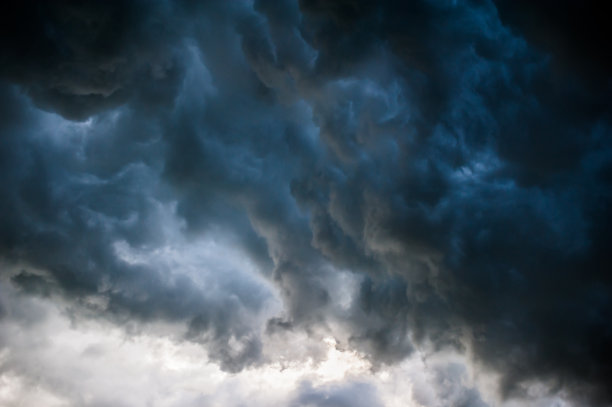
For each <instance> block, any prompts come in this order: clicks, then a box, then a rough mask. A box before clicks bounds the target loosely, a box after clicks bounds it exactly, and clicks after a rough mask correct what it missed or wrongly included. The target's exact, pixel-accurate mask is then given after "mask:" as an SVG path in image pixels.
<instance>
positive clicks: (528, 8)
mask: <svg viewBox="0 0 612 407" xmlns="http://www.w3.org/2000/svg"><path fill="white" fill-rule="evenodd" d="M593 4H594V3H593ZM574 7H575V6H573V5H570V4H569V3H567V4H566V3H562V7H561V8H562V9H568V10H573V8H574ZM560 13H561V11H555V13H547V12H546V10H545V9H544V8H541V7H540V6H532V5H530V4H527V2H505V1H446V0H427V1H426V0H422V1H421V0H419V1H415V2H409V3H406V2H397V1H387V2H370V1H350V0H342V1H334V2H329V1H315V0H308V1H300V2H295V1H282V2H281V1H255V2H247V1H245V2H242V1H240V2H221V1H219V2H210V3H206V4H202V3H200V2H189V1H160V2H154V3H150V2H146V3H142V4H141V3H139V2H119V1H110V2H102V1H100V2H97V1H92V2H87V3H80V4H76V3H73V2H68V1H66V2H64V1H60V2H54V3H48V2H42V1H30V2H23V3H20V5H19V6H14V7H12V8H11V7H7V9H6V10H5V12H4V13H2V15H3V17H2V36H1V38H2V40H1V41H2V48H3V50H4V51H3V53H2V57H1V58H2V63H1V64H0V80H1V82H0V132H1V136H2V144H0V174H2V189H3V194H2V195H3V198H2V200H0V256H1V259H2V266H0V267H1V268H2V280H1V281H0V284H2V286H3V287H4V288H3V290H4V292H5V293H10V295H9V294H7V297H6V299H3V301H2V303H0V316H2V321H4V322H2V323H3V324H9V325H10V324H17V325H18V326H22V327H28V328H27V329H30V330H31V332H32V333H33V334H34V332H35V331H37V330H39V329H40V330H41V331H40V332H41V334H40V335H42V336H43V337H47V336H49V335H51V334H50V329H49V326H50V325H52V324H53V323H52V322H40V321H38V320H37V319H36V318H41V320H44V318H45V316H44V315H41V316H39V317H36V318H35V317H34V315H36V314H37V313H36V312H34V311H32V312H27V311H23V312H21V311H18V308H19V307H17V306H15V305H14V304H17V303H18V302H19V301H26V302H27V301H46V302H48V303H49V304H64V305H62V307H65V309H64V311H62V312H63V313H64V314H67V315H69V316H70V317H71V318H76V319H84V320H88V321H95V322H92V323H96V324H110V325H109V326H113V327H117V329H121V330H123V331H124V332H125V334H126V335H128V336H130V335H141V337H143V336H142V335H144V337H146V338H152V339H150V341H156V340H168V341H170V342H171V343H173V344H176V346H179V347H180V346H185V347H191V346H194V345H197V347H198V349H200V348H201V349H202V351H203V353H204V354H205V355H206V357H207V358H208V360H210V363H212V364H213V365H215V366H218V367H219V369H220V370H219V372H225V373H223V374H224V375H237V376H235V377H242V376H240V375H241V374H242V373H241V372H244V371H245V369H246V371H248V370H249V369H266V366H271V365H274V364H276V363H279V364H281V365H283V364H287V363H288V364H291V361H295V363H298V361H299V363H306V362H305V361H306V360H308V359H309V358H310V360H311V361H313V363H318V362H317V361H319V362H320V361H323V360H327V359H326V358H328V357H329V355H328V353H327V351H326V348H325V346H322V345H321V341H322V340H324V338H334V339H333V340H334V341H336V342H334V343H335V344H336V345H334V346H337V347H338V348H339V349H341V350H342V352H349V353H350V352H353V353H350V354H355V355H359V360H361V361H362V362H363V363H367V364H368V366H370V368H371V369H372V372H383V371H384V372H386V370H385V369H399V368H397V366H400V365H401V364H402V363H404V361H406V360H413V359H414V358H417V359H418V355H421V354H424V355H425V356H423V358H425V359H426V360H427V359H430V358H434V359H435V358H438V357H440V356H439V355H450V354H452V355H458V356H456V357H460V358H461V362H460V363H459V362H458V363H454V362H453V363H451V362H448V360H446V359H445V362H444V363H443V364H440V365H439V366H438V367H424V368H423V369H424V371H427V372H428V373H427V374H428V375H429V376H428V377H430V379H428V380H427V381H426V382H427V383H426V384H425V382H423V383H421V387H419V379H418V377H417V375H415V374H406V373H403V374H405V382H406V383H411V388H412V390H411V393H410V394H411V395H412V396H411V399H410V400H412V402H414V403H420V404H421V405H424V406H435V405H456V406H463V405H466V406H468V405H469V406H485V405H497V404H499V403H502V402H503V403H519V404H516V405H521V404H520V403H531V404H528V405H538V404H537V403H541V405H548V404H545V403H553V402H555V401H554V400H556V399H555V398H557V399H559V400H562V401H559V402H563V403H578V404H577V405H585V404H586V405H593V406H597V405H602V406H603V405H609V404H610V403H611V402H612V394H611V393H610V390H609V389H608V386H607V384H608V383H609V382H611V381H612V354H611V353H610V346H609V345H610V343H611V341H612V326H611V325H610V321H611V320H612V297H611V293H612V291H611V288H612V287H611V284H612V278H611V276H610V273H609V270H610V269H612V264H610V259H609V256H608V253H607V251H608V245H609V243H610V242H611V241H612V239H611V237H612V236H611V232H610V228H609V225H610V224H611V217H612V212H611V210H610V208H612V205H611V204H612V202H611V200H612V194H611V192H610V191H612V188H611V182H612V177H611V174H612V172H611V171H612V166H611V163H612V141H611V138H610V134H612V132H611V130H612V129H611V125H610V123H611V117H610V113H611V110H610V90H611V89H610V83H612V82H610V78H609V66H608V65H606V62H604V60H605V58H604V57H603V53H604V51H603V50H605V49H606V48H605V46H604V45H602V42H601V41H602V40H601V37H600V33H602V32H605V30H606V29H605V26H606V25H605V22H603V21H602V20H601V19H600V18H599V17H597V15H596V13H595V6H594V5H591V4H587V5H586V6H585V7H584V9H581V10H580V13H581V14H579V15H580V16H582V17H584V19H583V20H581V21H584V20H587V21H590V23H589V24H586V23H582V22H580V23H578V22H575V21H574V20H570V19H566V18H564V17H563V16H562V15H561V14H560ZM583 25H585V26H589V27H590V29H589V30H586V31H585V30H582V29H581V28H580V27H582V26H583ZM540 28H541V29H540ZM574 32H580V33H582V34H581V35H573V34H572V33H574ZM599 51H601V52H599ZM64 314H63V315H64ZM32 318H34V319H32ZM53 318H55V319H53ZM53 318H51V319H52V320H53V321H55V323H57V324H58V326H61V325H62V323H61V322H58V321H59V319H58V318H60V317H53ZM36 321H38V322H36ZM7 326H8V325H7ZM162 326H163V328H161V327H162ZM22 329H26V328H22ZM62 329H64V328H62ZM297 337H299V338H301V339H300V340H299V341H297V342H296V340H295V338H297ZM7 338H8V336H7V337H5V338H3V340H2V343H1V345H2V346H3V349H5V351H4V352H7V353H6V354H7V355H9V356H8V359H7V360H9V362H4V359H0V366H2V369H3V372H13V373H15V372H18V373H19V374H17V376H6V377H9V378H10V377H13V378H12V379H5V380H26V381H27V380H34V379H33V378H32V377H33V376H35V373H34V372H32V371H31V370H28V368H27V366H28V363H30V362H28V361H27V359H24V358H23V357H22V356H21V353H23V352H25V351H24V350H23V349H22V348H21V347H19V346H18V344H16V343H15V342H13V341H11V340H9V339H7ZM147 340H149V339H147ZM324 343H326V342H324ZM297 344H299V345H297ZM109 346H110V345H109ZM113 346H114V345H113ZM173 346H174V345H173ZM40 348H41V352H43V351H44V345H40ZM189 349H191V348H189ZM41 355H42V353H41ZM42 357H43V356H41V358H42ZM445 357H446V356H445ZM54 363H56V362H54V361H53V360H51V361H49V363H48V364H47V365H46V366H47V367H49V368H51V366H52V365H53V364H54ZM347 363H348V362H347ZM100 369H101V371H102V370H104V368H103V367H101V366H100ZM206 369H213V367H210V366H209V367H206ZM394 372H396V371H394ZM474 372H478V374H476V373H474ZM7 374H8V373H7ZM211 374H212V373H211ZM215 374H217V373H215ZM218 374H221V373H218ZM374 374H375V373H372V375H374ZM393 374H394V375H395V376H393V377H394V380H398V381H401V377H402V375H401V374H399V373H397V372H396V373H393ZM66 375H67V376H66V377H61V378H58V380H59V379H61V380H63V382H64V383H65V384H66V386H68V387H67V390H66V391H67V392H70V391H73V390H70V389H69V388H70V387H71V386H72V387H74V386H75V384H74V383H76V381H75V382H73V383H72V384H70V381H71V380H77V379H76V375H75V377H74V378H70V377H68V376H70V375H69V374H68V373H66ZM3 377H4V376H3ZM14 377H20V379H15V378H14ZM45 377H49V379H51V376H45ZM223 377H225V379H224V380H230V379H228V378H227V377H229V376H223ZM231 377H234V376H231ZM364 377H365V376H363V377H360V378H359V379H355V380H349V379H345V380H342V379H341V378H339V379H337V380H336V379H334V380H330V381H328V382H316V381H308V380H306V379H305V380H303V381H295V388H294V389H293V390H292V392H291V393H283V395H282V396H279V397H280V398H278V399H277V400H276V401H274V403H284V404H286V405H290V406H302V405H317V406H332V405H333V406H344V405H347V406H348V405H351V406H354V405H359V404H356V403H358V402H361V403H365V404H363V405H368V406H375V405H389V403H390V402H389V401H388V400H390V399H388V398H387V396H388V395H386V393H384V391H387V390H388V387H384V386H382V385H381V384H380V383H379V382H376V381H370V380H369V379H367V378H364ZM475 377H479V378H480V379H475ZM466 378H467V379H466ZM231 380H234V379H231ZM235 380H239V379H235ZM245 380H246V379H245ZM372 380H374V379H372ZM487 380H489V381H490V383H489V382H487ZM487 383H489V385H490V384H491V383H493V385H492V386H493V387H494V388H495V390H490V389H487V387H488V385H487ZM381 386H382V387H381ZM381 389H387V390H384V391H383V390H381ZM534 389H535V390H534ZM538 389H539V390H538ZM216 391H221V390H218V389H217V390H216ZM407 392H408V390H407ZM356 395H359V397H358V399H357V398H356ZM64 396H65V397H68V398H67V400H68V401H66V402H65V404H66V403H67V405H105V404H104V403H106V405H108V403H111V404H112V403H115V404H113V405H117V404H116V403H119V402H120V401H117V400H115V401H108V400H107V401H99V400H98V401H96V400H94V401H91V400H85V399H82V400H77V399H73V398H71V397H72V396H69V395H68V393H66V394H64V395H62V397H64ZM58 397H59V396H58ZM211 397H212V396H211ZM245 397H247V396H246V395H245ZM7 400H8V399H7ZM279 400H282V401H279ZM557 401H558V400H557ZM121 402H122V403H123V404H125V405H137V404H138V403H139V402H137V401H134V400H127V399H126V400H123V401H121ZM190 402H192V403H195V404H194V405H198V403H199V404H201V403H206V401H197V400H194V401H187V400H186V399H185V400H183V401H176V403H175V404H168V403H166V402H163V403H162V401H159V403H158V404H159V405H189V404H188V403H190ZM208 402H209V403H212V401H210V400H209V401H208ZM268 402H272V401H268ZM29 403H34V404H35V401H30V402H29ZM96 403H98V404H96ZM134 403H136V404H134ZM152 403H153V404H155V403H156V401H155V400H153V401H152ZM232 403H234V404H232ZM261 403H262V405H265V404H266V401H262V402H261ZM534 403H535V404H534ZM211 405H212V404H211ZM225 405H240V404H239V402H238V401H236V400H234V401H231V402H229V401H226V404H225ZM415 405H418V404H415ZM508 405H512V404H508Z"/></svg>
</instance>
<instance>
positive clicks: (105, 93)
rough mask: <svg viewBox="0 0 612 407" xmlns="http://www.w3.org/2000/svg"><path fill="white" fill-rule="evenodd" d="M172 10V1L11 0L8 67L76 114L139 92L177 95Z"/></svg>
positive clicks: (48, 101)
mask: <svg viewBox="0 0 612 407" xmlns="http://www.w3.org/2000/svg"><path fill="white" fill-rule="evenodd" d="M173 12H174V5H173V4H172V3H169V2H168V3H166V2H153V3H150V2H121V1H110V2H105V1H93V2H88V3H77V2H70V1H61V2H54V3H53V4H51V3H48V2H45V1H26V2H21V3H19V4H6V5H4V6H3V7H2V13H1V14H2V21H1V26H2V35H1V37H2V49H3V53H2V63H1V65H2V71H1V75H2V76H3V77H5V78H8V79H10V80H11V81H14V82H16V83H19V84H21V85H22V86H23V87H24V89H26V91H27V93H28V94H29V95H30V96H31V97H32V99H33V100H34V101H35V103H36V104H37V106H40V107H42V108H44V109H46V110H50V111H55V112H58V113H60V114H61V115H63V116H64V117H67V118H70V119H78V120H83V119H85V118H87V117H88V116H90V115H92V114H95V113H97V112H100V111H103V110H106V109H109V108H112V107H115V106H118V105H120V104H122V103H125V102H126V101H127V100H129V99H131V98H133V97H139V98H145V99H146V100H147V104H148V106H149V107H153V106H155V105H156V104H159V103H162V104H163V103H165V104H168V103H171V102H172V98H173V96H174V93H175V91H176V87H177V82H178V79H179V78H180V75H181V71H182V66H181V60H180V58H179V57H178V55H177V52H178V51H177V49H176V47H177V44H176V43H175V41H176V38H177V30H176V28H177V27H180V25H179V24H177V23H178V20H175V19H173V18H172V17H171V16H172V13H173Z"/></svg>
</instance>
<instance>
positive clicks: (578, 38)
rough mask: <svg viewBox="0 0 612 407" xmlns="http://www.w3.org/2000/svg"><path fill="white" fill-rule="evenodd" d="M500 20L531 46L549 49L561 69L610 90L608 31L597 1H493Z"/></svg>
mask: <svg viewBox="0 0 612 407" xmlns="http://www.w3.org/2000/svg"><path fill="white" fill-rule="evenodd" d="M495 4H496V6H497V8H498V10H499V14H500V17H501V19H502V21H503V22H504V23H506V24H508V25H509V26H511V27H513V28H514V29H516V30H517V32H518V33H520V34H521V35H524V36H525V37H526V38H527V39H528V40H530V41H531V42H532V43H533V44H534V45H536V46H538V47H540V48H542V49H544V50H546V51H548V52H551V53H552V54H553V55H554V57H555V59H556V61H557V62H558V63H559V64H560V65H562V66H564V68H565V69H574V70H578V71H579V72H580V73H581V74H582V75H584V76H585V79H586V80H587V81H592V80H595V81H597V82H600V81H601V82H600V83H601V84H603V85H604V87H605V88H606V89H607V90H608V92H609V90H610V88H609V85H610V82H609V79H610V71H611V69H612V65H610V60H612V55H610V47H609V46H608V45H607V40H606V39H607V38H610V35H611V34H612V33H611V32H610V25H609V24H608V22H607V20H606V18H605V17H604V16H605V13H602V9H601V3H599V2H597V1H583V2H580V3H577V2H573V1H555V2H551V1H544V2H537V3H534V2H529V1H505V0H495Z"/></svg>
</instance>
